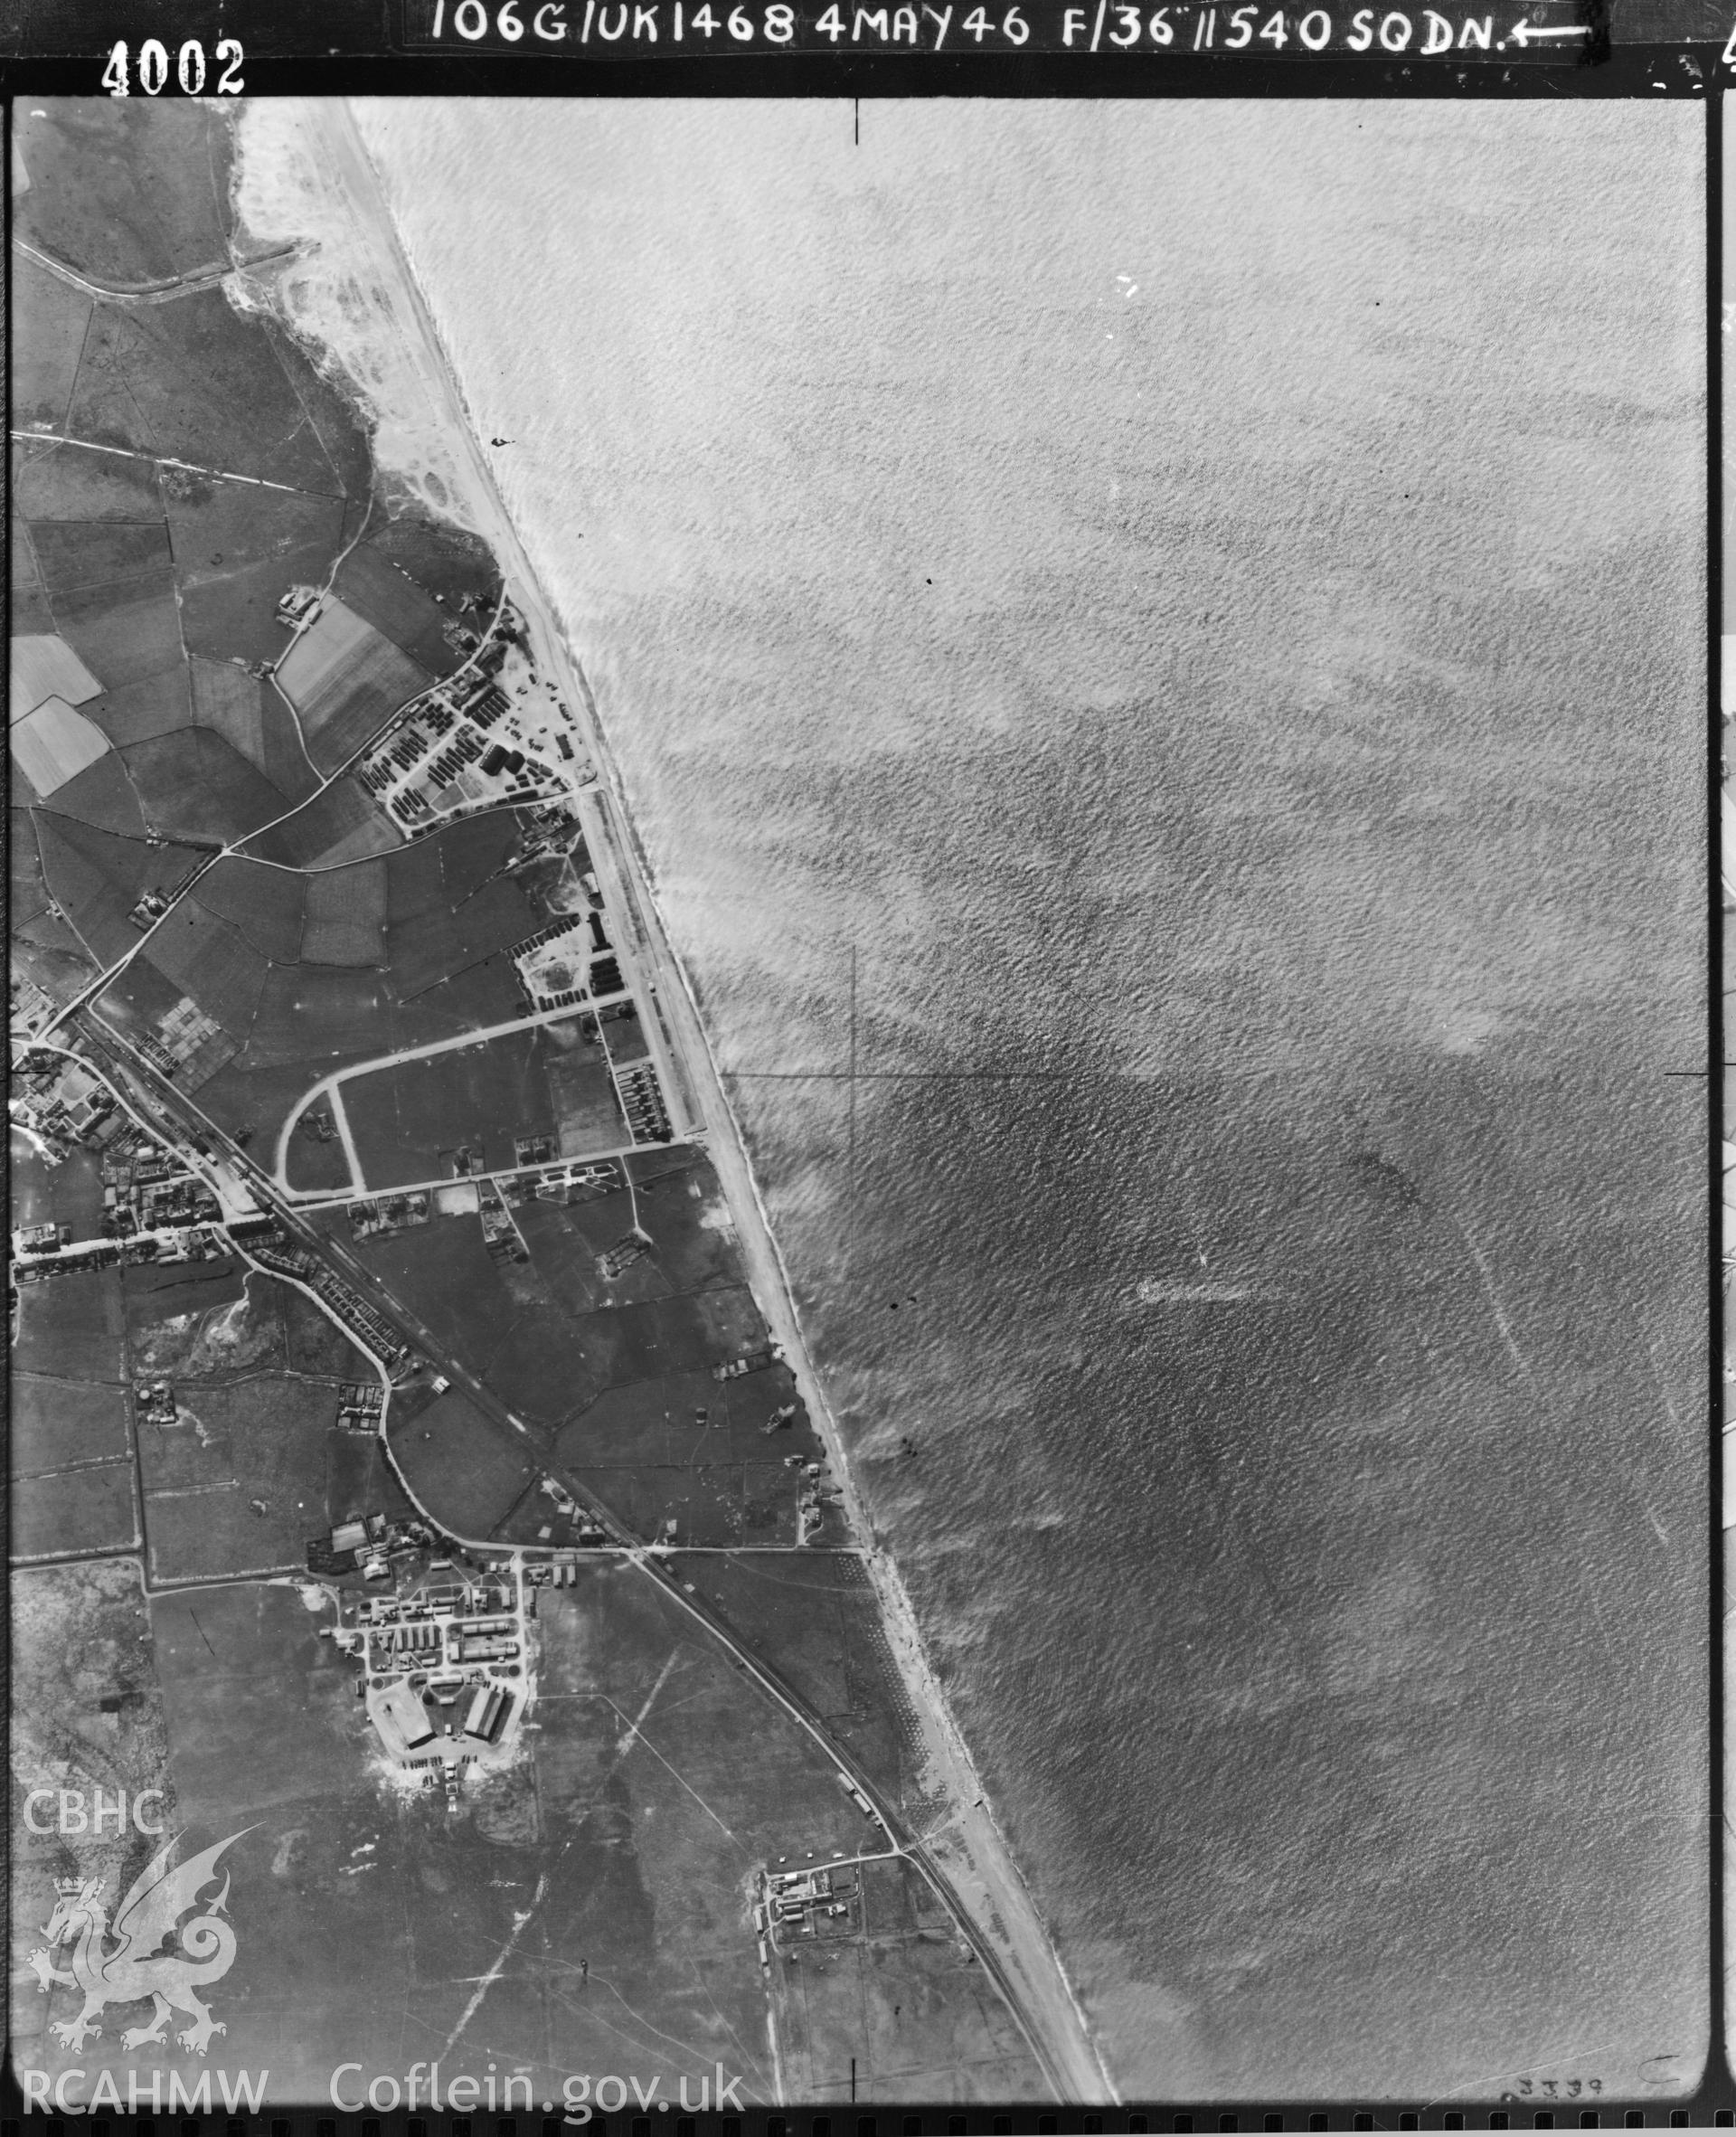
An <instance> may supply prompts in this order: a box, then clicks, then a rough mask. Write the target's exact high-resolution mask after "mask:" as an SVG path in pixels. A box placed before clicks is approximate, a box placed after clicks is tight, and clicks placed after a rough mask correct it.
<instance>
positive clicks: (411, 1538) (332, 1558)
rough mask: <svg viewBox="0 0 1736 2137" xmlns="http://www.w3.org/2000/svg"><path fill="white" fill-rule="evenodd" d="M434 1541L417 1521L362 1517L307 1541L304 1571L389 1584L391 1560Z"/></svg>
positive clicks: (427, 1546)
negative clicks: (361, 1578)
mask: <svg viewBox="0 0 1736 2137" xmlns="http://www.w3.org/2000/svg"><path fill="white" fill-rule="evenodd" d="M375 1392H376V1393H378V1392H379V1391H378V1390H376V1391H375ZM433 1541H434V1532H433V1530H432V1529H431V1528H429V1527H426V1526H425V1525H424V1524H423V1523H422V1522H420V1521H388V1520H387V1519H386V1517H385V1516H384V1515H383V1514H380V1513H373V1514H361V1515H357V1516H354V1517H353V1518H351V1519H350V1520H348V1521H340V1522H339V1523H338V1524H337V1526H336V1527H335V1528H334V1529H333V1530H332V1532H331V1534H330V1535H329V1536H324V1537H313V1538H312V1539H311V1540H310V1541H309V1543H308V1545H307V1570H308V1572H309V1573H316V1574H324V1575H325V1577H326V1578H327V1579H328V1580H341V1579H342V1578H343V1577H344V1574H350V1573H359V1574H361V1575H362V1577H363V1580H365V1581H389V1580H391V1579H392V1561H393V1560H394V1559H401V1558H405V1557H409V1556H411V1555H414V1554H415V1553H417V1552H419V1551H425V1550H427V1549H428V1548H429V1546H430V1545H431V1544H432V1543H433Z"/></svg>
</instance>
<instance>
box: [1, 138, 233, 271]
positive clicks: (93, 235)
mask: <svg viewBox="0 0 1736 2137" xmlns="http://www.w3.org/2000/svg"><path fill="white" fill-rule="evenodd" d="M159 110H161V111H164V112H166V113H168V117H167V118H161V119H159V118H158V117H157V113H158V111H159ZM14 141H15V143H16V145H17V147H18V152H19V155H20V157H21V159H22V161H23V163H24V171H25V174H26V175H27V176H28V177H29V179H30V184H29V186H28V188H27V189H24V190H22V191H20V192H18V193H16V194H14V207H13V213H14V217H15V232H16V234H17V235H18V236H19V237H22V238H24V239H27V240H28V241H29V242H30V243H31V244H33V245H34V246H35V247H37V248H38V250H39V251H43V252H46V253H48V254H49V255H50V256H51V257H52V258H53V259H55V260H64V261H65V262H66V263H67V265H68V266H70V267H74V268H76V269H79V271H80V273H81V274H83V275H86V276H88V277H89V278H90V279H91V280H93V281H99V282H107V283H112V284H114V285H116V286H118V287H119V288H146V287H148V286H150V285H152V284H156V283H162V282H165V281H167V280H168V279H171V278H172V277H174V276H175V275H184V274H188V273H191V272H193V270H195V269H199V268H203V267H206V266H209V265H210V264H211V263H212V261H223V260H227V258H228V251H227V241H228V228H229V217H228V213H227V208H226V192H227V187H228V184H229V173H230V165H231V155H230V135H229V128H228V127H227V126H226V125H225V124H224V123H222V120H221V118H218V117H217V116H216V115H215V114H214V113H213V112H212V110H211V109H210V108H209V107H208V106H206V105H204V104H201V103H196V102H192V101H188V102H185V103H182V102H178V101H174V100H171V101H169V102H165V103H164V104H162V105H161V106H156V105H153V106H152V107H151V108H150V110H149V111H148V112H146V111H145V110H144V109H137V108H133V107H129V106H127V104H125V103H124V102H120V101H118V100H113V99H105V98H99V97H90V98H82V99H77V100H75V101H61V102H57V103H56V104H55V105H54V107H53V109H52V112H50V113H47V114H45V115H43V116H42V117H38V116H37V115H35V114H34V113H31V114H28V115H26V114H25V113H24V112H23V111H21V112H20V113H19V115H18V127H17V131H16V132H15V134H14ZM62 286H63V285H62Z"/></svg>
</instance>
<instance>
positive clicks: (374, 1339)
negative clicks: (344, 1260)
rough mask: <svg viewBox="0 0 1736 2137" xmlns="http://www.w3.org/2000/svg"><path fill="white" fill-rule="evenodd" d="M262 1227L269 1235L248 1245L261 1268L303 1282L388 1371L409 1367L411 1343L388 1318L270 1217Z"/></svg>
mask: <svg viewBox="0 0 1736 2137" xmlns="http://www.w3.org/2000/svg"><path fill="white" fill-rule="evenodd" d="M265 1228H266V1231H267V1234H268V1236H266V1237H264V1238H260V1239H256V1240H255V1241H253V1242H252V1243H251V1246H250V1252H251V1253H252V1254H253V1255H254V1258H255V1259H256V1260H257V1261H258V1262H259V1264H260V1266H261V1267H262V1268H266V1269H272V1270H275V1271H276V1272H277V1273H278V1275H279V1276H288V1277H293V1278H294V1279H295V1281H297V1283H301V1284H306V1285H307V1289H308V1290H309V1291H312V1292H313V1293H314V1294H315V1296H316V1298H318V1299H319V1300H322V1301H323V1303H324V1304H325V1305H326V1306H328V1307H329V1308H330V1309H331V1310H332V1311H333V1313H335V1315H336V1316H337V1318H338V1319H339V1320H340V1321H342V1322H343V1324H344V1327H345V1328H346V1329H348V1330H349V1331H350V1333H351V1334H352V1335H353V1336H354V1338H356V1340H357V1341H358V1342H359V1343H360V1344H361V1345H362V1346H363V1348H364V1349H366V1350H369V1351H372V1352H373V1356H374V1357H377V1358H379V1359H381V1360H382V1362H383V1363H384V1364H385V1366H386V1367H387V1368H388V1370H396V1369H397V1368H399V1367H404V1366H408V1364H409V1361H410V1345H409V1344H408V1343H407V1342H406V1341H405V1340H404V1338H402V1337H401V1335H400V1334H399V1333H398V1331H397V1329H394V1328H393V1327H392V1323H391V1322H390V1321H389V1320H387V1319H385V1318H384V1317H383V1316H382V1315H381V1314H378V1313H376V1312H375V1311H374V1310H373V1307H372V1306H370V1305H369V1304H368V1302H367V1300H365V1299H363V1297H362V1296H361V1294H360V1293H359V1292H357V1291H352V1290H351V1288H350V1286H349V1285H348V1284H346V1283H345V1282H344V1280H343V1278H342V1277H340V1276H338V1275H336V1274H335V1272H333V1271H332V1270H330V1269H328V1268H327V1267H326V1266H325V1263H324V1262H321V1261H319V1260H318V1259H316V1256H314V1255H313V1254H310V1253H308V1252H307V1249H306V1247H300V1246H296V1245H294V1244H292V1243H290V1242H289V1241H288V1240H286V1239H285V1238H284V1236H283V1234H281V1233H280V1232H279V1231H278V1229H277V1227H276V1226H275V1225H271V1224H270V1221H269V1219H267V1220H266V1226H265Z"/></svg>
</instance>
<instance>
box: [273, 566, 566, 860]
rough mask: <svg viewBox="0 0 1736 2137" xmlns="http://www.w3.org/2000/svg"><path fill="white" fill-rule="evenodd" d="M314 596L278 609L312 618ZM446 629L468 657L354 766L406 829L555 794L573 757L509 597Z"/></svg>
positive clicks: (557, 704) (291, 616)
mask: <svg viewBox="0 0 1736 2137" xmlns="http://www.w3.org/2000/svg"><path fill="white" fill-rule="evenodd" d="M310 594H311V595H312V597H313V598H312V600H311V601H309V600H307V598H306V597H307V596H308V595H310ZM318 599H319V597H318V595H317V594H316V592H315V591H314V590H313V589H311V588H305V587H301V588H296V589H293V590H292V591H291V593H290V594H289V595H288V596H286V597H285V600H283V602H281V603H280V604H279V606H278V615H279V617H280V618H281V619H282V620H283V621H284V622H286V623H289V624H292V625H297V626H299V625H301V624H303V623H306V622H310V621H312V620H314V619H316V618H317V616H318V613H319V609H318ZM444 636H445V637H446V638H447V642H448V644H449V645H450V646H451V647H452V648H453V649H454V650H455V651H457V652H462V653H463V654H464V655H465V656H466V657H467V666H466V667H464V668H462V669H461V670H460V671H459V672H458V674H457V675H455V676H452V677H451V678H450V679H449V680H448V681H447V682H446V683H444V684H442V685H440V686H438V687H436V688H435V689H434V690H432V691H430V692H429V693H428V694H427V695H424V696H423V697H422V698H420V700H419V701H418V702H417V704H416V705H415V708H414V710H413V711H410V712H409V713H406V714H404V716H403V717H402V718H401V719H400V720H399V721H398V722H397V723H396V724H395V725H394V726H392V728H391V729H389V730H388V732H387V733H385V734H384V735H382V737H381V739H380V740H379V741H378V742H376V743H375V744H374V746H373V749H371V750H370V751H369V752H368V753H367V755H366V756H365V757H364V758H363V761H362V762H361V764H360V765H359V766H358V767H357V770H356V778H357V780H358V781H359V782H360V784H361V786H362V787H363V790H365V791H366V792H367V793H368V794H370V795H371V796H372V797H373V799H374V800H375V801H377V802H378V803H379V805H380V807H381V808H383V809H384V810H385V812H386V814H387V815H388V816H390V817H391V818H392V820H393V822H394V823H396V824H397V825H398V826H399V827H400V828H401V829H402V830H403V831H404V832H405V833H406V834H407V835H408V836H409V837H412V838H414V837H419V836H420V835H421V834H422V833H423V832H426V831H430V830H433V829H434V828H435V827H437V826H438V825H440V824H444V823H449V822H451V821H452V820H453V819H454V818H457V817H461V816H465V815H467V814H469V813H470V812H471V811H472V810H474V809H477V808H489V807H492V806H494V805H495V804H497V803H499V802H502V801H522V802H524V803H539V802H548V801H550V800H552V799H555V798H557V797H559V796H561V794H563V793H564V791H565V785H566V782H565V779H564V778H563V776H562V769H563V768H564V767H565V766H567V765H569V764H573V763H576V762H577V761H578V754H577V752H576V751H575V750H574V748H573V743H572V734H571V718H570V716H569V714H568V712H567V708H566V706H565V704H562V703H561V700H560V699H559V698H558V697H557V696H556V695H555V694H554V691H553V689H552V687H551V686H549V685H547V684H545V683H542V682H540V681H539V680H538V677H537V675H536V672H535V669H534V667H533V665H532V662H531V659H530V656H529V654H528V652H527V651H526V650H525V648H524V641H523V638H522V635H521V630H520V626H519V620H518V619H517V617H516V616H515V615H514V612H513V610H511V608H510V607H509V608H507V609H506V610H504V611H503V613H502V616H501V618H500V620H499V621H498V623H496V624H495V627H494V628H493V629H491V631H490V632H489V634H488V635H487V636H486V638H478V637H477V635H476V632H474V631H472V630H469V629H466V628H465V627H464V626H463V625H461V624H458V623H457V622H456V620H455V621H453V622H450V623H448V626H447V627H446V629H445V632H444Z"/></svg>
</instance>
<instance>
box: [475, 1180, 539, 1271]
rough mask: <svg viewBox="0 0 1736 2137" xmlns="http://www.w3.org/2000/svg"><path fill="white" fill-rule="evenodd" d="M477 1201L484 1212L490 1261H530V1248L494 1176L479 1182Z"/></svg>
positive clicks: (483, 1222)
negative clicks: (496, 1184) (502, 1196)
mask: <svg viewBox="0 0 1736 2137" xmlns="http://www.w3.org/2000/svg"><path fill="white" fill-rule="evenodd" d="M476 1204H477V1207H478V1208H479V1210H480V1211H481V1215H482V1243H483V1245H484V1247H485V1248H486V1250H487V1253H488V1258H489V1259H490V1261H494V1262H528V1261H529V1260H530V1258H531V1250H530V1248H529V1247H527V1246H526V1245H525V1243H524V1234H523V1233H522V1232H521V1231H520V1230H519V1228H518V1225H517V1224H516V1223H515V1222H514V1217H513V1213H512V1211H511V1210H510V1209H508V1208H507V1206H506V1205H505V1202H504V1201H503V1200H502V1198H501V1194H500V1190H499V1188H498V1187H495V1183H494V1181H493V1180H491V1179H489V1180H482V1181H480V1182H479V1183H478V1184H477V1187H476Z"/></svg>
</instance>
